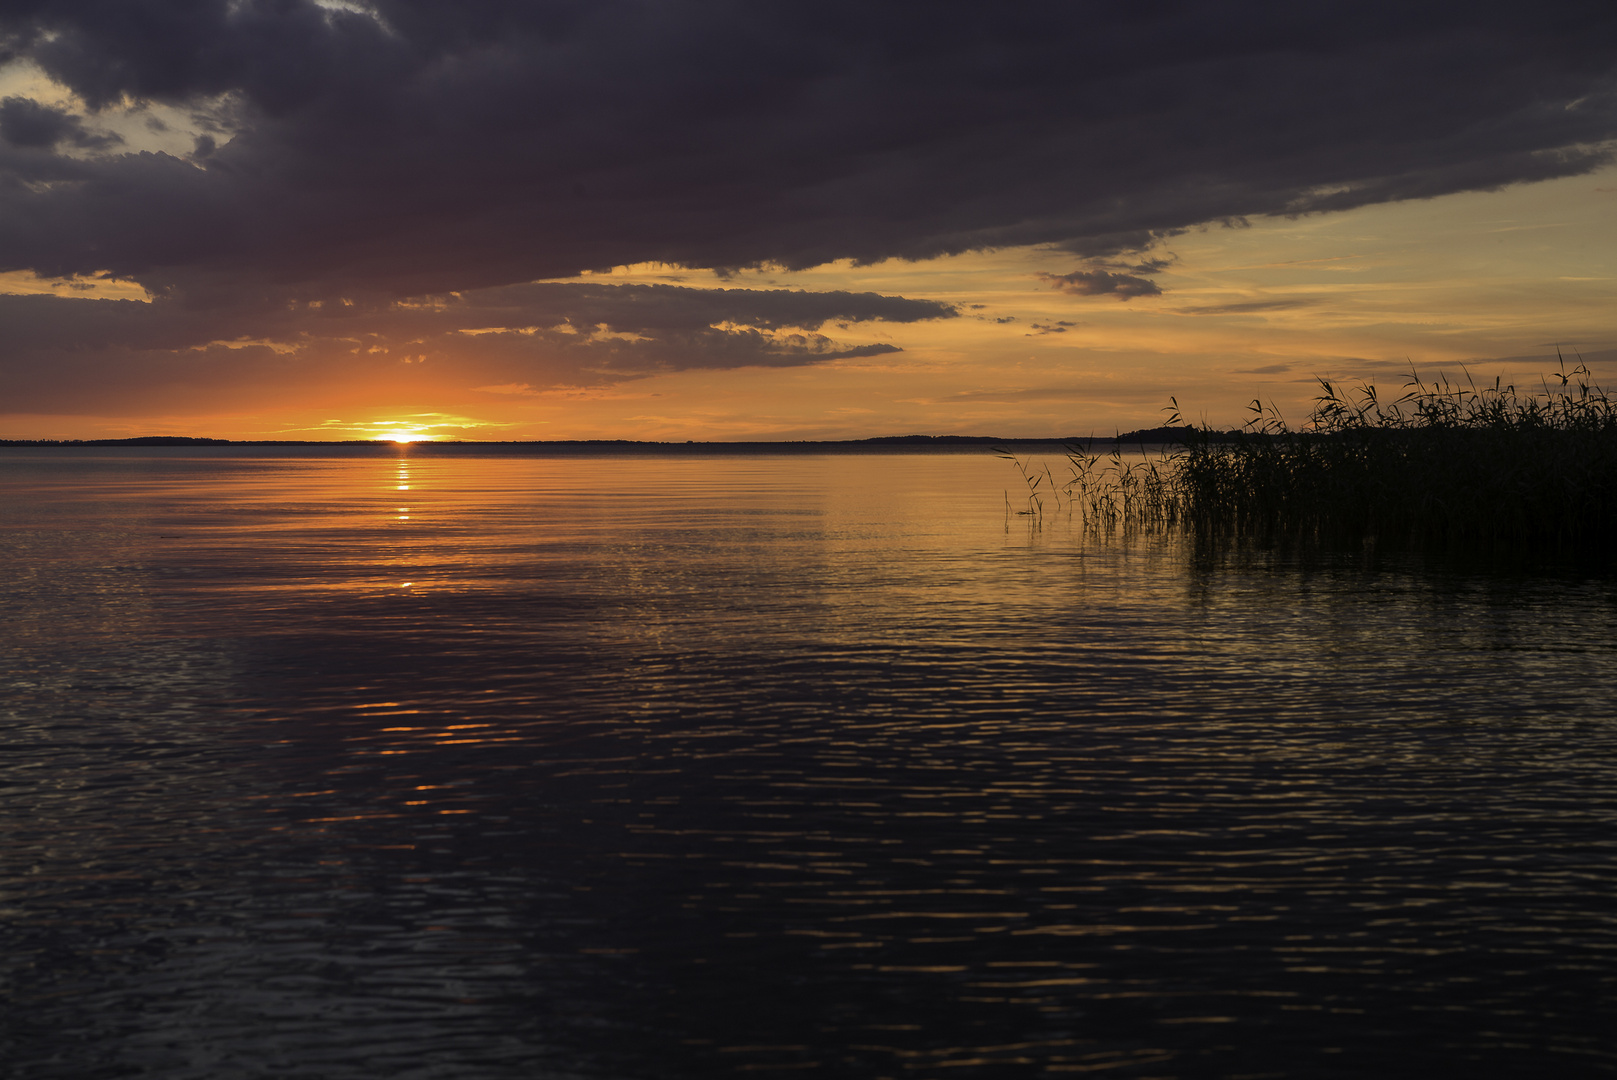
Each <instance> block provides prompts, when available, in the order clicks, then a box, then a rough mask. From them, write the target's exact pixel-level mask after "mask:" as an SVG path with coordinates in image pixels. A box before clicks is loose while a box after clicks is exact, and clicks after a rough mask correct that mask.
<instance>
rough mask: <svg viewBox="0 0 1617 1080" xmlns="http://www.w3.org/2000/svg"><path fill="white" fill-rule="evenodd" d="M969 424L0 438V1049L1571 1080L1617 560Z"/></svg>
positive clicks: (371, 1063) (193, 1069) (39, 1070)
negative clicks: (1081, 519)
mask: <svg viewBox="0 0 1617 1080" xmlns="http://www.w3.org/2000/svg"><path fill="white" fill-rule="evenodd" d="M1014 479H1015V477H1014V474H1012V473H1011V472H1010V470H1009V466H1008V465H1007V464H1006V463H1004V462H1002V461H998V460H996V459H994V458H992V457H988V456H970V455H958V456H949V455H938V456H914V457H906V456H882V457H859V456H840V457H839V456H812V455H808V456H802V455H800V456H790V457H731V458H712V457H708V458H667V457H664V458H635V457H624V456H618V457H613V458H610V459H589V458H535V457H527V458H523V457H472V456H455V455H453V454H444V453H442V452H430V451H426V450H424V449H422V448H417V449H415V450H413V451H411V452H410V453H409V454H408V455H407V456H404V457H394V456H386V455H384V456H374V455H371V456H366V455H350V456H334V457H316V456H300V454H298V453H292V452H288V453H283V454H281V455H280V456H269V457H254V456H248V455H244V454H242V453H241V452H240V451H235V452H234V453H232V452H229V451H208V452H198V451H195V450H183V451H167V450H148V451H144V452H140V453H130V452H112V451H106V450H97V451H90V450H76V451H74V450H51V451H21V450H11V451H4V457H0V499H3V502H0V506H4V508H5V509H4V510H3V511H0V513H3V515H4V516H3V519H0V521H3V528H0V604H3V609H0V617H3V620H4V622H3V626H4V631H3V632H4V637H5V642H6V645H7V648H6V650H5V652H4V658H3V660H0V688H3V689H0V694H3V704H0V724H3V725H4V731H5V737H4V743H3V744H0V755H3V756H0V785H3V786H0V829H3V835H0V985H3V986H4V994H5V1002H6V1004H5V1009H4V1013H3V1016H0V1060H3V1061H6V1062H9V1066H7V1067H8V1068H9V1069H10V1072H9V1073H7V1075H14V1076H17V1077H27V1078H36V1077H37V1078H47V1077H48V1078H73V1080H80V1078H98V1077H124V1076H146V1077H165V1078H168V1077H174V1078H191V1077H195V1078H198V1080H202V1078H207V1080H216V1078H235V1077H242V1078H246V1077H262V1076H276V1077H298V1078H333V1080H335V1078H348V1077H355V1078H358V1077H366V1078H369V1077H395V1076H396V1077H423V1078H426V1077H453V1078H463V1077H467V1078H483V1077H488V1078H506V1077H523V1078H528V1077H610V1078H663V1077H667V1078H685V1077H714V1076H727V1075H736V1074H742V1073H747V1074H751V1073H755V1072H761V1073H764V1074H766V1075H768V1074H771V1073H774V1072H781V1073H790V1074H793V1075H803V1074H808V1075H826V1076H848V1077H887V1076H891V1077H896V1076H932V1075H940V1076H949V1077H1019V1076H1047V1075H1049V1076H1055V1075H1067V1074H1072V1073H1085V1072H1104V1073H1106V1074H1108V1075H1114V1076H1181V1077H1200V1076H1276V1077H1322V1076H1323V1077H1330V1076H1343V1077H1348V1076H1354V1077H1357V1076H1364V1075H1377V1074H1379V1075H1395V1076H1411V1077H1414V1076H1421V1077H1426V1076H1431V1075H1459V1074H1465V1075H1471V1076H1487V1075H1523V1076H1527V1075H1534V1076H1538V1075H1546V1074H1554V1075H1585V1074H1593V1075H1601V1074H1605V1073H1608V1072H1611V1071H1614V1070H1617V1049H1614V1047H1613V1045H1612V1042H1611V1040H1610V1039H1609V1037H1608V1036H1607V1034H1606V1031H1607V1022H1608V1020H1609V1017H1610V1016H1611V1014H1612V1011H1613V1004H1614V990H1617V919H1614V917H1613V915H1612V914H1611V911H1610V908H1611V904H1610V899H1609V898H1610V897H1611V896H1612V895H1614V894H1617V754H1614V751H1617V725H1614V721H1617V705H1614V704H1613V695H1612V693H1611V687H1612V686H1613V684H1614V681H1617V679H1614V677H1617V651H1614V646H1617V588H1614V586H1613V582H1612V581H1610V580H1607V579H1586V578H1579V577H1576V576H1573V575H1570V574H1565V575H1559V576H1558V575H1553V574H1544V575H1538V576H1532V577H1518V578H1507V577H1488V576H1479V575H1474V574H1473V575H1467V574H1461V573H1457V572H1455V573H1447V572H1443V571H1440V570H1431V569H1422V568H1415V567H1402V566H1399V565H1397V564H1393V563H1388V564H1382V565H1378V566H1366V565H1363V564H1362V562H1355V561H1354V560H1351V559H1340V560H1335V561H1332V560H1321V561H1315V562H1313V563H1311V564H1308V565H1296V564H1291V563H1288V562H1287V561H1286V560H1284V559H1282V558H1279V557H1272V556H1265V555H1263V554H1261V553H1249V554H1246V555H1232V556H1226V557H1219V558H1211V557H1204V556H1199V555H1198V554H1197V553H1196V552H1194V551H1192V550H1190V549H1189V548H1188V547H1187V546H1186V545H1184V544H1183V543H1181V542H1179V541H1177V540H1173V539H1161V538H1159V539H1155V540H1139V541H1135V542H1131V543H1119V542H1114V543H1109V544H1108V543H1097V542H1093V541H1085V540H1084V539H1083V537H1082V536H1081V534H1079V533H1077V532H1075V531H1074V530H1072V529H1070V528H1068V527H1066V526H1065V525H1063V524H1062V523H1061V522H1060V521H1059V520H1056V519H1051V520H1047V521H1046V523H1045V525H1044V527H1043V528H1042V529H1034V528H1033V527H1032V526H1031V523H1030V522H1028V521H1027V520H1026V519H1025V518H1020V517H1015V516H1008V515H1007V514H1006V508H1005V501H1004V496H1003V494H1002V493H1003V491H1004V489H1005V488H1006V487H1007V486H1008V484H1009V482H1010V481H1012V480H1014Z"/></svg>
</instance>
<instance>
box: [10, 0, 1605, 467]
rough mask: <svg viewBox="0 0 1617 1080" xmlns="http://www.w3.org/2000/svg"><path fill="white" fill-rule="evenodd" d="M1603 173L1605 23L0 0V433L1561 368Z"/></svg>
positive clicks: (1099, 397) (1038, 409)
mask: <svg viewBox="0 0 1617 1080" xmlns="http://www.w3.org/2000/svg"><path fill="white" fill-rule="evenodd" d="M1614 150H1617V7H1614V6H1613V5H1611V4H1610V3H1609V2H1605V3H1553V2H1552V3H1541V4H1536V5H1532V6H1529V5H1524V4H1520V3H1503V4H1489V3H1475V2H1473V3H1466V4H1447V3H1424V4H1420V3H1409V2H1407V0H1404V2H1400V3H1378V2H1356V3H1353V4H1347V3H1315V4H1307V5H1299V4H1295V3H1207V2H1202V3H1138V4H1125V5H1119V4H1098V3H1082V2H1071V0H1069V2H1063V3H1033V2H1027V3H1014V2H1012V3H996V4H992V5H989V4H982V3H972V4H966V3H956V2H953V0H931V2H928V3H925V4H922V3H909V2H896V0H893V2H877V3H872V2H871V0H863V2H861V3H858V4H853V3H845V2H839V0H815V2H812V3H810V2H799V0H778V2H768V0H747V2H730V0H564V2H552V0H521V2H517V0H510V2H503V0H471V2H461V3H456V4H453V5H449V4H443V3H437V2H434V3H426V2H422V0H377V2H374V3H365V2H360V0H318V2H316V0H223V2H215V0H83V2H75V0H0V437H8V438H92V437H107V436H112V437H118V436H129V435H152V434H171V435H200V436H214V437H223V438H235V439H253V438H271V439H310V438H312V439H326V438H330V439H348V438H373V437H393V436H394V435H395V434H397V433H405V434H412V435H418V436H423V437H433V438H465V439H498V440H503V439H570V438H612V439H619V438H622V439H658V440H665V439H666V440H677V441H683V440H686V439H697V440H741V439H766V440H768V439H837V438H860V437H866V436H878V435H897V434H934V435H937V434H967V435H995V436H1003V437H1018V436H1021V437H1062V436H1073V435H1087V434H1111V433H1113V432H1115V431H1128V430H1132V429H1136V428H1140V427H1148V426H1153V425H1155V424H1159V423H1162V422H1164V420H1165V419H1166V418H1167V416H1168V415H1169V413H1167V412H1166V411H1165V410H1166V409H1167V408H1168V407H1169V406H1170V404H1171V403H1173V402H1177V404H1178V406H1179V408H1180V409H1181V411H1182V414H1183V415H1184V416H1185V418H1186V419H1188V420H1192V421H1196V422H1206V423H1209V424H1212V425H1213V426H1217V427H1227V426H1234V425H1237V424H1239V423H1240V422H1241V421H1242V419H1243V418H1244V415H1245V410H1246V409H1247V407H1248V406H1249V405H1250V403H1251V402H1252V401H1253V400H1254V399H1259V400H1261V401H1263V402H1265V403H1273V404H1274V406H1275V407H1277V408H1279V409H1280V410H1281V412H1282V413H1283V414H1284V415H1287V416H1288V417H1292V418H1295V419H1299V420H1300V419H1302V418H1303V417H1304V416H1305V415H1306V413H1307V409H1308V403H1309V401H1310V399H1311V398H1312V396H1313V393H1314V392H1315V388H1316V387H1317V385H1318V384H1317V380H1318V379H1320V378H1329V379H1333V380H1340V381H1347V382H1352V381H1354V380H1373V381H1374V382H1375V383H1376V384H1377V386H1378V387H1381V388H1383V389H1387V388H1391V389H1396V388H1398V387H1400V386H1401V385H1402V383H1403V381H1404V380H1405V379H1406V378H1407V377H1408V375H1409V373H1410V372H1411V371H1415V372H1418V373H1419V374H1421V375H1422V376H1425V377H1427V378H1431V377H1434V376H1436V375H1438V374H1444V375H1448V376H1449V377H1451V378H1460V377H1467V376H1469V377H1471V378H1474V379H1476V380H1477V381H1479V382H1480V381H1488V382H1492V380H1493V379H1494V378H1495V377H1502V378H1504V379H1505V380H1506V381H1508V382H1513V383H1517V384H1519V385H1523V386H1536V385H1538V382H1539V379H1540V378H1541V377H1542V376H1543V375H1544V374H1545V373H1546V372H1547V371H1548V370H1551V369H1553V368H1554V366H1555V364H1556V352H1557V349H1559V350H1560V351H1561V353H1562V354H1563V355H1565V356H1566V357H1568V358H1569V359H1574V358H1577V357H1581V358H1582V359H1584V360H1585V361H1586V362H1587V363H1588V364H1589V366H1590V367H1591V368H1592V369H1593V370H1594V372H1595V374H1596V377H1597V380H1598V379H1600V378H1603V377H1605V376H1606V375H1608V374H1609V375H1613V376H1617V164H1614V160H1617V159H1614ZM1613 382H1617V380H1613ZM1611 384H1612V383H1610V382H1608V385H1611Z"/></svg>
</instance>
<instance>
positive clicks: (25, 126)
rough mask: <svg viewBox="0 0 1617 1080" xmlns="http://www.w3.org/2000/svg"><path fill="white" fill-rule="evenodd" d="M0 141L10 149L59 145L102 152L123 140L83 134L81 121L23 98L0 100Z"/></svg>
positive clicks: (58, 110) (87, 133)
mask: <svg viewBox="0 0 1617 1080" xmlns="http://www.w3.org/2000/svg"><path fill="white" fill-rule="evenodd" d="M0 138H3V139H5V140H6V142H8V143H10V144H11V145H12V146H22V147H33V148H35V149H43V150H50V149H53V148H55V147H56V146H57V145H59V144H61V143H67V144H68V145H70V146H75V147H78V148H80V149H86V148H91V149H97V150H100V149H105V148H106V147H108V146H113V145H116V144H117V143H120V142H122V141H123V140H122V139H121V138H119V137H118V136H116V135H98V134H93V133H91V132H88V131H85V130H84V119H83V117H80V116H75V115H73V114H72V113H70V112H68V111H66V110H65V109H56V108H51V107H50V106H47V105H41V104H40V103H39V102H37V101H33V100H31V99H29V98H24V97H8V98H6V99H4V100H0Z"/></svg>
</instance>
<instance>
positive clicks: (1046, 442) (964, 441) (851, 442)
mask: <svg viewBox="0 0 1617 1080" xmlns="http://www.w3.org/2000/svg"><path fill="white" fill-rule="evenodd" d="M1195 430H1196V429H1194V428H1192V427H1189V426H1184V427H1154V428H1145V429H1142V430H1140V431H1129V432H1124V433H1123V434H1119V435H1111V436H1105V437H1101V436H1096V435H1073V436H1066V437H1051V438H1045V439H1039V438H1012V439H1005V438H996V437H994V436H989V435H879V436H876V437H874V438H868V439H787V440H747V441H739V442H697V441H694V440H687V441H684V442H659V441H656V440H649V439H647V440H639V439H525V440H509V441H503V442H496V441H486V440H473V439H436V440H435V439H420V440H414V441H411V442H408V443H400V442H398V441H396V440H393V439H324V440H322V439H206V438H196V437H192V436H188V435H141V436H137V437H134V438H127V439H0V447H6V446H30V447H53V446H60V447H80V446H84V447H93V446H104V447H119V446H125V447H142V446H153V447H162V446H172V447H192V446H195V447H204V446H230V447H254V446H285V447H296V446H309V447H320V446H326V447H343V448H351V449H362V448H388V449H392V448H395V447H398V446H400V445H407V446H409V447H411V448H412V449H417V448H420V449H427V448H443V447H464V448H467V449H471V450H477V449H481V450H485V451H490V450H499V451H506V452H518V453H547V452H548V453H571V454H578V453H651V454H661V453H682V454H684V453H717V454H727V453H749V454H766V453H969V452H972V451H976V450H992V449H994V448H995V447H1007V448H1010V449H1021V450H1034V449H1043V450H1049V449H1055V448H1060V447H1063V446H1075V447H1080V448H1083V449H1086V450H1090V449H1095V448H1100V447H1104V448H1107V449H1111V448H1113V447H1118V446H1130V445H1145V446H1164V445H1175V444H1180V443H1183V442H1184V441H1185V439H1186V438H1187V437H1188V436H1189V435H1190V434H1191V433H1192V432H1193V431H1195ZM1214 437H1215V438H1217V437H1218V433H1215V436H1214Z"/></svg>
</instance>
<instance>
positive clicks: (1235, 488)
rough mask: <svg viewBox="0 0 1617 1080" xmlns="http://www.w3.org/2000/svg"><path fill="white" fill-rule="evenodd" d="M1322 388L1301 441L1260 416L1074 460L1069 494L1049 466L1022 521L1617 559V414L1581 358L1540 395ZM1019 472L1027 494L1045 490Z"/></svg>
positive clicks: (1440, 383)
mask: <svg viewBox="0 0 1617 1080" xmlns="http://www.w3.org/2000/svg"><path fill="white" fill-rule="evenodd" d="M1320 387H1321V393H1320V394H1319V396H1318V397H1317V398H1316V399H1315V401H1314V406H1313V409H1312V411H1311V412H1310V414H1309V416H1308V419H1307V420H1306V421H1305V422H1304V423H1303V424H1302V425H1301V427H1298V428H1293V427H1291V426H1290V425H1288V424H1287V422H1286V421H1285V420H1284V418H1282V417H1281V415H1280V414H1279V412H1278V410H1276V409H1275V408H1274V407H1273V406H1272V405H1271V406H1264V405H1262V404H1261V403H1260V402H1254V403H1253V406H1252V412H1253V416H1252V419H1251V420H1250V421H1249V422H1248V423H1247V424H1246V425H1245V427H1243V428H1242V429H1241V430H1240V431H1236V432H1217V431H1212V430H1210V429H1207V428H1205V427H1203V428H1200V429H1188V434H1187V435H1186V436H1185V438H1184V443H1183V445H1182V446H1179V447H1176V448H1172V449H1167V450H1165V451H1164V452H1163V453H1161V454H1160V455H1157V456H1154V457H1152V456H1146V457H1144V458H1143V460H1142V459H1134V460H1130V459H1127V458H1125V457H1124V455H1123V454H1122V453H1121V452H1120V451H1114V452H1113V453H1112V454H1111V455H1110V457H1104V458H1103V457H1100V456H1097V455H1092V454H1089V453H1086V452H1084V451H1082V450H1079V449H1078V448H1076V447H1073V448H1069V450H1068V455H1067V457H1068V461H1067V468H1068V470H1069V472H1070V474H1071V476H1070V479H1068V480H1066V481H1065V482H1064V483H1063V484H1061V485H1059V486H1058V485H1057V484H1056V483H1055V480H1054V475H1053V473H1052V472H1051V470H1050V469H1049V468H1048V467H1046V468H1045V469H1044V471H1043V473H1042V474H1037V476H1038V479H1039V483H1037V484H1029V487H1028V496H1029V500H1030V501H1029V504H1028V506H1027V507H1026V508H1025V509H1022V510H1020V511H1019V512H1021V513H1025V514H1029V515H1030V516H1032V517H1034V519H1035V520H1036V521H1041V522H1042V520H1043V517H1044V514H1045V513H1046V512H1048V511H1049V510H1052V509H1053V510H1058V511H1059V510H1065V511H1068V512H1069V513H1071V514H1073V515H1074V516H1075V517H1078V518H1081V519H1082V521H1083V523H1084V527H1085V528H1086V529H1090V530H1093V531H1098V532H1105V533H1110V532H1116V531H1119V530H1124V531H1127V530H1135V529H1161V528H1171V527H1183V528H1186V529H1188V530H1192V531H1193V532H1194V533H1195V534H1196V535H1197V536H1198V537H1200V538H1204V539H1212V540H1219V539H1253V540H1262V541H1271V542H1272V541H1298V542H1321V543H1331V544H1340V543H1348V544H1356V545H1381V546H1384V547H1394V548H1399V549H1405V548H1407V549H1412V550H1419V551H1425V552H1429V553H1441V554H1450V555H1463V556H1475V557H1482V558H1500V557H1506V558H1515V557H1524V556H1525V557H1536V556H1542V555H1565V556H1577V555H1590V554H1594V555H1604V554H1609V553H1610V552H1611V551H1613V550H1617V401H1614V400H1613V399H1612V398H1611V397H1610V396H1609V395H1608V394H1607V393H1606V391H1604V390H1602V389H1600V388H1599V387H1597V386H1594V385H1592V384H1591V382H1590V373H1589V370H1588V368H1587V367H1585V366H1584V364H1583V363H1582V361H1581V359H1580V360H1579V362H1578V363H1577V364H1576V366H1574V367H1572V368H1571V369H1570V370H1568V369H1567V367H1566V364H1565V362H1564V361H1563V363H1562V365H1561V367H1560V370H1558V371H1556V372H1555V373H1553V374H1552V375H1551V376H1549V377H1548V378H1546V379H1544V380H1543V381H1542V389H1541V390H1540V391H1534V392H1522V391H1519V390H1518V389H1517V388H1516V387H1515V386H1511V385H1503V384H1501V382H1500V381H1498V380H1496V381H1495V382H1494V384H1493V385H1492V386H1484V387H1480V388H1479V387H1478V386H1476V385H1475V384H1474V383H1473V382H1472V381H1471V380H1470V379H1469V377H1468V378H1467V379H1466V380H1465V382H1464V383H1463V384H1456V383H1451V382H1450V381H1449V380H1448V379H1447V378H1444V377H1439V378H1438V379H1437V380H1436V381H1433V382H1426V381H1423V380H1422V379H1421V378H1420V377H1419V376H1418V375H1415V374H1411V376H1410V378H1409V381H1408V382H1406V383H1405V385H1404V387H1403V393H1402V394H1401V395H1400V396H1399V397H1398V398H1396V400H1392V401H1384V400H1383V399H1382V397H1381V396H1380V395H1379V394H1378V392H1377V390H1376V388H1375V386H1374V385H1373V384H1371V383H1363V384H1360V385H1358V386H1354V387H1349V388H1344V387H1341V386H1338V385H1336V384H1334V383H1332V382H1330V381H1328V380H1321V381H1320ZM1171 411H1172V412H1173V414H1174V416H1173V420H1172V421H1171V422H1172V423H1175V424H1177V423H1179V422H1180V421H1179V414H1178V403H1177V402H1174V404H1173V408H1172V410H1171ZM1019 467H1021V468H1022V470H1023V471H1022V475H1023V478H1024V483H1027V482H1028V481H1029V478H1030V477H1033V476H1035V475H1036V474H1035V471H1034V470H1033V469H1031V468H1028V467H1025V466H1021V465H1020V463H1019Z"/></svg>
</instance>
